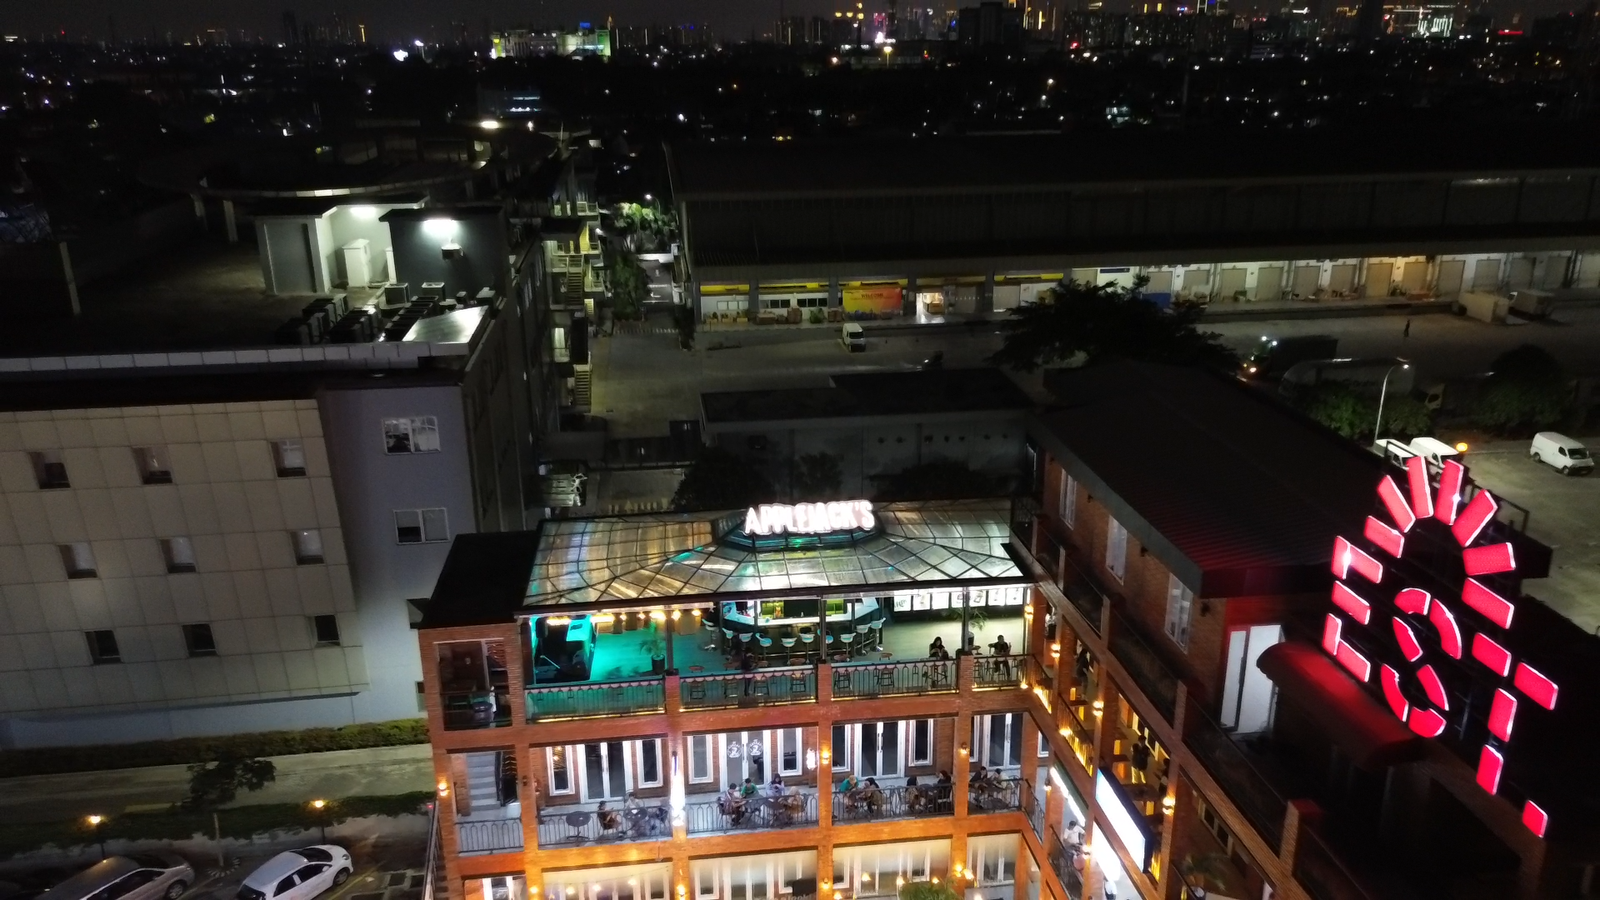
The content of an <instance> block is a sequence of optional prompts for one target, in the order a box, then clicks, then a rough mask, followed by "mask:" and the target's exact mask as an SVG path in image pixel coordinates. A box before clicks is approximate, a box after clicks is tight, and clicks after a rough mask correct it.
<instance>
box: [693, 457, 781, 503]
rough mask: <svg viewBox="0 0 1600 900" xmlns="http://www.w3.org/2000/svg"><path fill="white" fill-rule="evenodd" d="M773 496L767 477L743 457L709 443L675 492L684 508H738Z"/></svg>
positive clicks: (771, 498)
mask: <svg viewBox="0 0 1600 900" xmlns="http://www.w3.org/2000/svg"><path fill="white" fill-rule="evenodd" d="M773 499H774V497H773V491H772V484H771V482H769V481H768V480H767V477H766V476H765V475H763V474H761V472H760V471H759V470H757V469H756V467H755V466H753V465H751V464H750V461H749V460H747V459H745V458H744V457H742V456H740V455H738V454H736V453H733V452H732V451H729V450H724V449H723V448H721V447H706V448H705V449H703V450H701V451H700V456H699V457H698V458H696V459H695V461H694V463H693V464H691V465H690V466H689V468H688V469H687V470H686V471H685V472H684V473H683V480H682V481H680V482H678V490H677V491H676V492H674V493H673V495H672V508H673V509H676V510H679V511H681V512H691V511H699V510H713V509H738V508H740V507H745V506H752V505H754V504H757V503H769V502H771V501H772V500H773Z"/></svg>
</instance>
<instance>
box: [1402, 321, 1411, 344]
mask: <svg viewBox="0 0 1600 900" xmlns="http://www.w3.org/2000/svg"><path fill="white" fill-rule="evenodd" d="M1400 337H1401V338H1402V339H1404V338H1408V337H1411V317H1410V316H1407V317H1406V327H1405V329H1404V330H1403V331H1401V332H1400Z"/></svg>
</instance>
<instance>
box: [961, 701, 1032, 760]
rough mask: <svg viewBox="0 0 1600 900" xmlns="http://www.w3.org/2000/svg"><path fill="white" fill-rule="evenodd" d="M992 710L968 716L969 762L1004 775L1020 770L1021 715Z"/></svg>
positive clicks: (1022, 714)
mask: <svg viewBox="0 0 1600 900" xmlns="http://www.w3.org/2000/svg"><path fill="white" fill-rule="evenodd" d="M1024 715H1026V713H996V714H995V715H990V716H973V717H972V748H973V753H972V756H973V761H974V762H976V763H977V764H978V765H981V766H984V767H986V768H988V769H990V770H991V771H1000V772H1002V773H1006V774H1012V773H1013V772H1020V771H1021V770H1022V717H1023V716H1024Z"/></svg>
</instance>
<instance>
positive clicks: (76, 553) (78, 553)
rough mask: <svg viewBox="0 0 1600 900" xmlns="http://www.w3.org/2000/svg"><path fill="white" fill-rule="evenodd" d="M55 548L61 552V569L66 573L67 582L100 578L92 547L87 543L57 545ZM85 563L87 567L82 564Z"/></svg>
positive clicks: (77, 542) (75, 542) (74, 542)
mask: <svg viewBox="0 0 1600 900" xmlns="http://www.w3.org/2000/svg"><path fill="white" fill-rule="evenodd" d="M56 548H57V549H58V550H60V551H61V568H62V570H63V571H65V572H66V573H67V579H68V580H69V581H71V580H75V579H79V578H99V577H100V566H99V565H98V564H97V563H96V561H95V558H94V545H93V544H91V543H90V542H89V541H73V542H71V543H69V544H57V545H56ZM85 561H87V563H88V564H87V565H85V564H84V563H85Z"/></svg>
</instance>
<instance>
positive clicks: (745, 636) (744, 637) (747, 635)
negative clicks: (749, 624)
mask: <svg viewBox="0 0 1600 900" xmlns="http://www.w3.org/2000/svg"><path fill="white" fill-rule="evenodd" d="M753 637H755V633H754V632H751V631H745V632H741V633H740V634H739V643H741V644H744V645H745V647H747V648H748V647H749V646H750V639H751V638H753Z"/></svg>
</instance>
